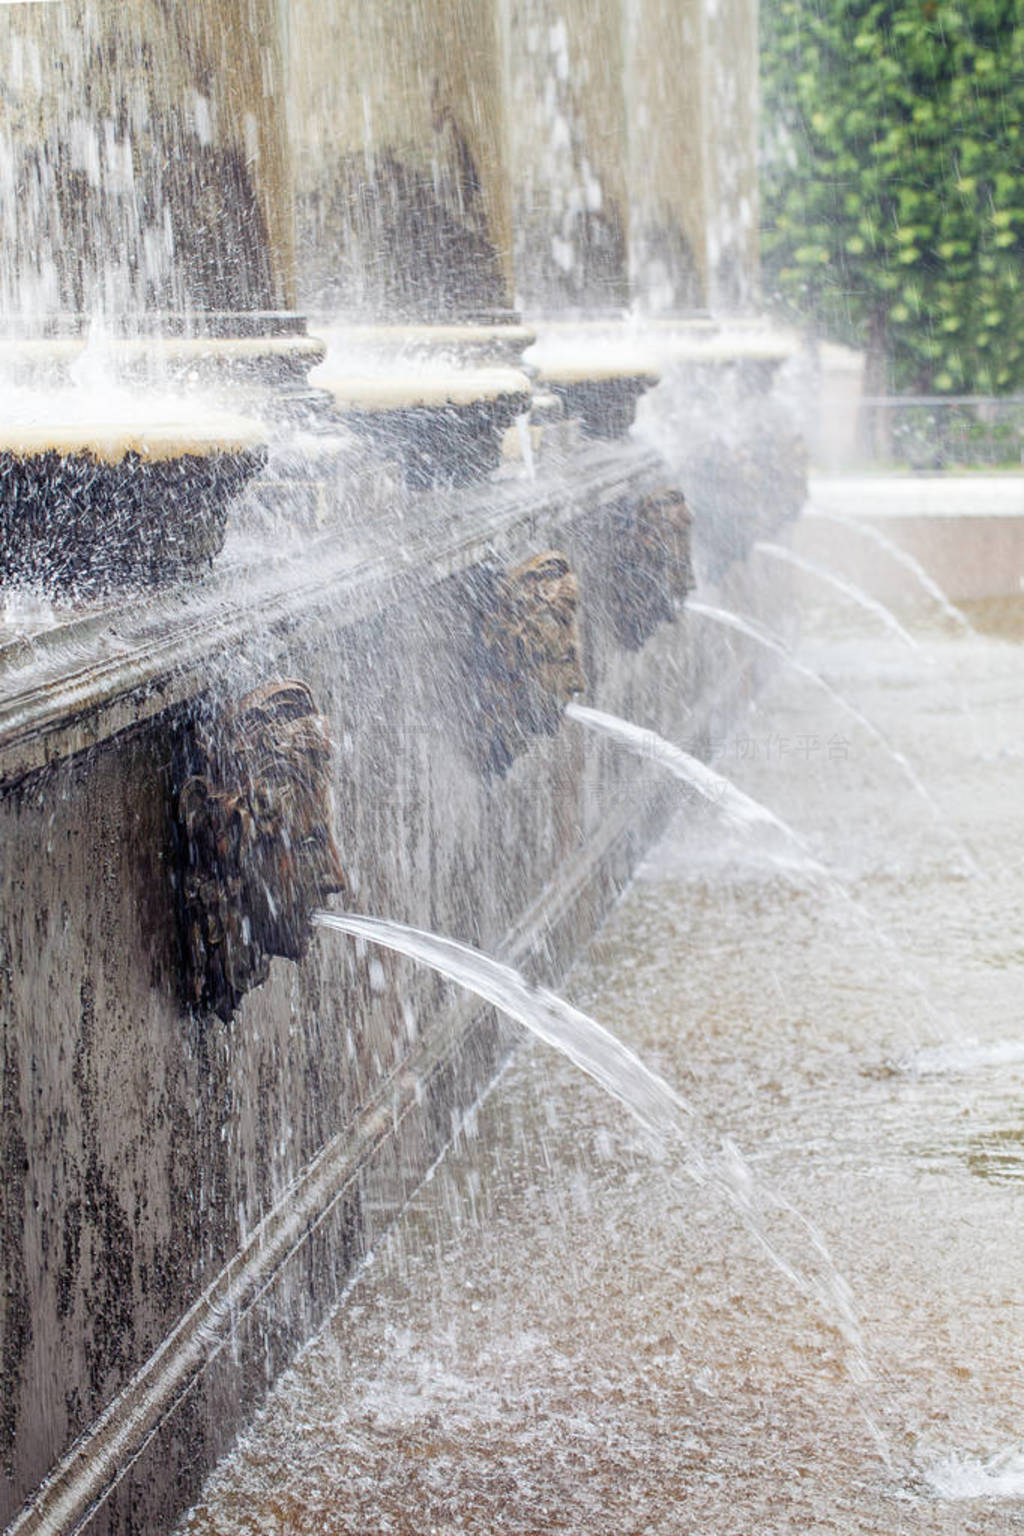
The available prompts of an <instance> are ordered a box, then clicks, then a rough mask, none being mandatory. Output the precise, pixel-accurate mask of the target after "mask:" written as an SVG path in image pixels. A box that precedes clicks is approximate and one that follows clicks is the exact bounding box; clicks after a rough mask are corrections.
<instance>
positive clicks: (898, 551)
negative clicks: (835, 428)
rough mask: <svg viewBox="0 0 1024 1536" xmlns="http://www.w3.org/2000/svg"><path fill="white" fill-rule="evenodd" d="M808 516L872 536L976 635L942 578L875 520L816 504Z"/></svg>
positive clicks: (959, 623)
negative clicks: (941, 583)
mask: <svg viewBox="0 0 1024 1536" xmlns="http://www.w3.org/2000/svg"><path fill="white" fill-rule="evenodd" d="M804 516H805V517H813V518H815V519H816V520H817V521H819V522H822V523H834V524H835V525H836V527H838V528H850V529H852V530H853V532H854V533H857V534H860V536H861V537H862V538H865V539H869V540H870V541H871V543H872V544H876V545H877V546H878V548H879V549H884V550H885V552H886V554H887V555H889V556H890V557H891V558H892V559H893V560H894V561H895V562H896V564H897V565H901V566H902V567H903V569H904V570H905V571H908V572H909V573H910V575H911V576H913V577H914V579H915V581H916V582H917V583H918V585H919V586H920V587H921V588H922V589H923V590H924V591H925V592H927V593H928V596H929V597H930V598H932V599H933V601H934V602H935V603H937V604H938V606H939V607H940V608H941V609H942V612H943V614H944V615H945V617H946V618H947V619H950V620H951V621H952V622H953V623H954V624H956V625H957V626H958V627H959V628H960V629H961V630H963V632H964V634H967V635H973V634H976V633H977V631H976V630H975V628H974V625H973V624H972V623H971V621H970V619H968V618H967V617H966V615H965V614H963V613H961V612H960V609H959V608H958V607H957V606H956V604H955V603H951V602H950V600H949V598H948V597H947V596H946V594H945V592H943V590H942V588H941V587H940V586H939V584H938V582H937V581H936V580H935V579H934V578H933V577H931V576H929V574H928V572H927V571H926V570H925V568H924V566H923V565H922V564H921V562H920V561H919V560H915V559H914V556H913V555H912V554H910V553H908V551H907V550H905V549H904V548H903V547H902V546H901V545H899V544H897V543H896V540H895V539H890V538H889V536H888V534H885V533H883V532H882V530H881V528H876V527H875V526H874V524H873V523H861V522H858V520H857V518H855V517H843V516H842V515H841V514H840V513H838V512H823V511H822V509H821V508H820V507H816V506H814V505H813V504H811V505H810V506H808V507H807V508H806V509H805V511H804Z"/></svg>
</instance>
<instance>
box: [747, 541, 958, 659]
mask: <svg viewBox="0 0 1024 1536" xmlns="http://www.w3.org/2000/svg"><path fill="white" fill-rule="evenodd" d="M753 548H754V551H755V553H756V554H759V555H768V556H769V557H770V558H771V559H773V560H781V561H783V562H784V563H785V564H786V565H792V566H795V567H796V569H797V570H798V571H805V572H806V573H807V575H808V576H814V577H816V578H817V579H818V580H819V581H823V582H825V583H826V584H827V585H828V586H830V587H832V588H833V589H834V590H835V591H836V592H840V593H842V595H843V597H845V598H846V599H847V600H848V601H849V602H851V603H856V604H857V607H858V608H863V609H864V611H865V613H870V614H873V615H874V617H875V618H876V619H879V620H880V621H881V623H883V624H884V625H885V627H886V629H887V630H889V632H890V634H893V635H896V636H898V637H899V639H900V640H902V641H903V644H904V645H908V646H909V647H910V649H911V650H912V651H914V652H916V654H917V655H919V656H924V655H926V653H925V651H924V649H923V647H922V646H921V645H920V644H919V643H918V641H917V640H915V639H914V637H913V635H912V634H911V633H910V631H909V629H905V628H904V626H903V625H902V624H901V623H900V621H899V619H898V618H897V617H896V615H895V614H894V613H893V612H892V611H891V610H890V609H888V608H887V607H886V606H885V604H884V603H880V602H879V601H878V599H877V598H875V597H872V596H871V594H870V593H869V592H864V591H862V589H861V588H860V587H856V586H854V584H853V582H851V581H844V580H843V578H842V577H841V576H837V575H836V573H835V571H830V570H829V569H828V567H827V566H824V565H819V564H818V563H817V561H816V560H807V559H805V557H804V556H803V555H797V554H794V552H793V550H791V549H787V548H786V547H785V545H783V544H772V543H769V542H768V541H767V540H765V539H758V540H757V543H756V544H754V546H753ZM927 659H929V660H930V659H931V658H927Z"/></svg>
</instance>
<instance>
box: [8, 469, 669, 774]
mask: <svg viewBox="0 0 1024 1536" xmlns="http://www.w3.org/2000/svg"><path fill="white" fill-rule="evenodd" d="M574 469H575V475H574V490H575V492H576V494H577V495H578V494H581V493H583V494H586V495H589V496H591V497H594V498H596V499H606V498H608V497H612V496H614V495H616V494H620V493H622V492H624V491H625V490H626V488H627V487H630V488H635V487H637V486H638V485H639V486H640V487H641V489H642V488H644V486H645V483H646V482H651V483H654V482H655V481H657V480H658V479H659V478H663V470H661V468H660V464H659V460H658V458H657V456H656V455H655V454H654V453H652V452H651V451H649V450H647V449H644V448H640V447H638V446H637V445H632V444H631V445H628V446H626V447H624V446H622V445H618V446H616V447H615V448H614V449H609V448H605V447H603V446H601V445H594V446H593V447H592V448H591V449H589V450H588V451H587V452H586V453H585V454H581V455H580V456H579V460H578V462H577V463H576V465H574ZM648 488H649V486H648ZM565 499H566V488H565V486H564V485H563V484H561V483H554V484H551V485H546V486H542V485H540V484H539V483H538V482H530V483H524V482H522V481H505V482H501V483H497V484H489V485H487V487H486V488H484V489H482V490H480V491H465V492H463V493H461V494H460V495H458V496H456V497H453V496H452V493H451V492H448V493H446V494H444V495H440V494H439V495H437V496H434V495H429V494H428V495H425V496H424V497H423V498H422V499H421V502H420V504H419V506H418V514H419V517H418V521H417V523H416V524H415V525H412V526H411V520H399V521H396V523H395V526H394V527H391V528H388V527H387V526H386V525H385V526H383V527H381V526H378V527H376V528H375V529H374V530H373V533H374V535H375V539H374V543H373V545H372V546H371V545H370V544H369V543H368V542H367V532H366V530H365V529H363V530H361V531H360V539H361V540H362V541H363V542H361V543H360V544H358V545H355V546H353V541H352V534H351V532H350V531H348V530H346V531H344V532H339V533H335V534H332V535H329V536H327V537H324V538H321V539H318V540H316V541H315V542H313V543H311V544H310V545H309V546H308V548H307V550H306V551H305V553H304V555H303V556H302V558H300V559H296V558H294V557H293V558H287V557H282V556H281V554H280V552H279V551H275V555H274V556H273V557H271V555H270V553H269V551H268V552H267V555H266V558H265V559H264V560H263V561H262V562H261V563H260V564H259V565H253V563H252V554H251V552H249V551H245V550H244V548H238V549H236V550H235V552H234V553H233V554H232V553H231V551H230V550H229V551H228V552H226V554H225V556H224V557H223V558H222V559H221V560H220V561H219V562H218V565H217V567H216V568H215V569H214V571H213V572H212V573H211V574H210V576H209V577H208V578H206V579H205V580H203V581H201V582H197V583H195V584H194V585H192V586H189V587H186V588H183V589H181V590H175V591H172V592H169V593H167V594H161V595H159V596H157V597H153V598H151V599H149V600H148V601H147V600H137V601H136V602H134V603H131V604H126V603H125V602H124V601H121V602H118V603H106V604H102V605H97V606H95V607H93V608H91V609H89V610H87V611H86V612H84V613H82V614H80V615H76V616H75V617H73V618H70V619H68V620H66V621H64V622H60V621H58V622H57V623H56V624H55V625H54V627H52V628H50V629H47V630H45V631H43V632H41V633H37V634H34V635H32V636H30V637H25V636H21V635H18V634H17V633H12V632H11V630H10V628H8V629H7V631H6V633H5V628H4V626H3V625H0V785H2V786H6V785H10V784H12V783H15V782H17V781H18V780H19V779H22V778H24V777H25V776H26V775H28V774H30V773H32V772H34V771H36V770H38V769H40V768H43V767H46V766H47V765H49V764H52V763H55V762H59V761H61V760H63V759H66V758H69V757H71V756H73V755H74V754H76V753H78V752H82V751H85V750H87V749H88V748H90V747H93V746H96V745H97V744H98V743H99V742H102V741H104V740H106V739H108V738H109V737H111V736H114V735H117V734H118V733H119V732H121V731H125V730H128V729H131V728H135V727H137V726H139V725H140V724H142V723H143V722H145V721H146V720H150V719H152V718H153V717H154V716H155V715H158V714H160V713H161V712H162V711H164V710H165V709H167V708H169V707H171V706H173V705H175V704H179V703H182V702H183V701H185V700H187V699H190V698H193V697H195V696H196V695H197V694H199V693H201V692H203V691H204V689H206V688H207V687H208V686H209V682H210V670H209V662H210V660H211V659H212V658H213V657H217V658H220V657H222V656H223V654H224V653H225V652H226V651H227V652H230V651H232V650H235V651H238V650H241V649H242V648H243V647H244V646H245V645H246V643H250V644H251V641H252V636H253V633H254V630H261V631H263V632H264V633H265V634H266V635H269V636H273V635H275V634H280V635H282V636H283V635H285V634H287V633H288V632H289V631H291V630H293V629H295V627H296V626H297V625H298V624H299V623H300V622H302V621H303V620H304V619H306V618H307V617H309V616H311V615H313V614H315V613H317V612H318V611H324V610H328V609H332V608H333V609H335V610H336V611H339V612H343V613H344V615H345V620H346V622H349V621H355V620H356V619H359V618H361V617H365V616H367V615H369V614H372V613H374V612H376V611H377V610H378V608H379V606H380V603H381V601H382V600H383V599H384V598H385V597H387V598H388V599H389V600H393V599H394V598H395V597H396V596H401V595H403V594H410V593H412V592H414V591H417V590H422V589H423V588H425V587H429V586H430V585H433V584H435V583H437V582H439V581H442V580H443V579H444V578H445V577H446V576H449V575H452V574H454V573H456V572H458V571H461V570H465V569H466V568H467V567H468V566H470V565H473V564H475V563H477V562H479V561H480V560H481V559H483V558H485V557H486V556H487V555H488V554H493V553H494V552H495V551H499V552H500V550H501V548H502V547H503V545H504V546H506V547H509V548H511V546H512V545H513V544H514V541H515V538H516V534H517V532H519V531H521V530H522V528H523V527H524V525H525V526H528V525H529V524H530V523H531V522H536V521H538V520H543V519H545V518H551V517H552V516H554V515H555V514H557V513H558V511H559V510H560V509H561V508H562V507H563V506H564V503H565Z"/></svg>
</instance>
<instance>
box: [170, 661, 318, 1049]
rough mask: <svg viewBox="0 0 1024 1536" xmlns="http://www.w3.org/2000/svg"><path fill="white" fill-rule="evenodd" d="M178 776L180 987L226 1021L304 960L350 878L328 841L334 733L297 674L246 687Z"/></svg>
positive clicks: (196, 1004)
mask: <svg viewBox="0 0 1024 1536" xmlns="http://www.w3.org/2000/svg"><path fill="white" fill-rule="evenodd" d="M200 754H201V756H202V759H203V765H202V770H201V771H200V772H197V773H195V774H193V775H192V776H191V777H190V778H188V779H187V780H186V781H185V783H184V784H183V785H182V788H181V791H180V793H179V796H178V815H179V821H180V825H181V829H182V833H183V838H184V847H185V869H184V876H183V883H182V894H183V899H184V918H185V940H186V959H187V965H188V977H187V988H186V992H187V997H188V1001H189V1002H190V1003H191V1004H192V1005H193V1006H195V1007H200V1008H209V1009H212V1010H213V1011H214V1012H215V1013H217V1014H219V1015H220V1017H221V1018H222V1019H224V1020H225V1021H226V1020H228V1019H230V1017H231V1015H232V1014H233V1013H234V1011H235V1009H236V1008H237V1007H238V1005H239V1003H240V1002H241V1000H242V997H243V996H244V995H245V993H246V992H247V991H248V990H249V989H250V988H251V987H255V986H258V985H259V984H260V983H261V982H263V981H265V980H266V978H267V973H268V971H269V968H270V957H271V956H272V955H282V956H284V957H285V958H287V959H289V960H300V959H301V958H302V956H303V955H304V954H305V952H306V949H307V948H308V945H309V938H310V933H311V926H310V916H311V914H312V912H313V910H314V909H315V908H316V907H318V906H320V905H321V904H322V903H323V901H324V900H325V899H326V897H327V896H329V895H330V894H331V893H332V892H334V891H343V890H344V889H345V876H344V873H343V871H342V867H341V859H340V855H339V853H338V849H337V845H336V843H335V840H334V825H333V824H334V814H333V806H332V800H331V783H330V759H331V739H330V735H329V733H328V728H327V722H326V720H325V719H324V718H323V716H322V715H320V714H318V713H317V711H316V706H315V704H314V702H313V696H312V694H311V693H310V691H309V689H308V687H307V686H306V684H305V683H302V682H294V681H288V682H277V683H267V684H265V685H264V686H263V687H261V688H258V689H256V690H255V691H254V692H253V693H250V694H247V695H246V696H245V697H244V698H243V699H242V700H241V701H240V702H239V703H238V705H237V706H236V707H235V708H234V709H233V710H232V711H231V712H230V713H229V714H228V715H227V716H226V717H221V718H220V719H219V720H218V721H217V722H216V723H215V726H214V728H213V729H212V730H210V729H208V730H207V731H205V732H204V739H203V741H202V742H201V743H200Z"/></svg>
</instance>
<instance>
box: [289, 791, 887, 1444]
mask: <svg viewBox="0 0 1024 1536" xmlns="http://www.w3.org/2000/svg"><path fill="white" fill-rule="evenodd" d="M737 794H739V791H737ZM742 798H746V797H742ZM750 803H751V804H754V803H755V802H750ZM767 814H768V816H769V817H771V813H770V812H768V813H767ZM771 819H774V818H771ZM313 922H314V923H315V924H316V926H318V927H320V928H328V929H332V930H334V932H336V933H344V934H348V935H349V936H350V937H352V938H357V939H365V940H368V941H369V942H371V943H373V944H378V945H381V946H383V947H384V948H385V949H391V950H394V951H395V952H396V953H397V954H402V955H407V956H408V957H409V958H410V959H412V960H416V961H418V962H419V963H420V964H422V965H426V966H429V967H430V969H431V970H434V971H438V972H440V973H441V975H443V976H447V977H448V978H449V979H450V980H451V981H454V982H457V983H458V984H459V986H462V987H465V988H466V989H467V991H469V992H472V993H474V994H475V995H476V996H477V997H479V998H482V999H483V1001H484V1002H486V1003H490V1004H491V1005H492V1006H493V1007H495V1008H498V1009H500V1010H501V1011H502V1012H503V1013H506V1014H509V1015H511V1017H512V1018H514V1019H517V1020H518V1021H519V1023H521V1024H523V1025H524V1026H525V1027H526V1028H527V1029H529V1030H530V1031H531V1032H532V1033H533V1034H534V1035H536V1036H537V1037H538V1038H539V1039H541V1040H543V1041H544V1042H545V1043H546V1044H548V1045H551V1046H553V1047H554V1048H555V1049H556V1050H558V1051H560V1052H561V1053H562V1054H563V1055H564V1056H567V1057H568V1058H569V1060H570V1061H572V1062H573V1064H574V1065H575V1066H577V1067H579V1068H580V1069H581V1070H582V1071H583V1072H585V1073H586V1074H587V1075H588V1076H589V1077H592V1078H593V1079H594V1080H595V1081H596V1082H598V1083H599V1084H600V1085H601V1087H602V1088H604V1089H605V1090H606V1091H607V1092H608V1093H610V1094H611V1095H612V1096H613V1097H614V1098H616V1099H618V1100H619V1101H620V1103H622V1104H624V1105H625V1106H626V1108H627V1109H629V1110H631V1111H632V1113H633V1114H634V1115H635V1116H636V1117H637V1119H639V1120H640V1121H641V1123H642V1124H643V1125H645V1126H646V1127H647V1129H648V1130H650V1131H652V1132H654V1133H655V1134H656V1135H657V1136H658V1137H659V1139H661V1140H662V1141H663V1142H664V1143H666V1144H667V1145H670V1146H671V1145H673V1144H675V1145H679V1146H681V1147H682V1148H683V1150H684V1151H685V1153H686V1164H685V1166H686V1171H687V1172H688V1174H689V1175H690V1176H691V1178H693V1179H694V1180H695V1181H696V1182H697V1183H700V1184H712V1185H713V1186H714V1187H715V1188H717V1189H718V1190H719V1191H720V1193H722V1194H723V1195H724V1196H725V1198H726V1200H727V1201H728V1203H729V1204H730V1205H731V1206H732V1208H733V1209H734V1210H735V1211H736V1213H737V1214H738V1215H739V1216H740V1217H741V1219H742V1220H743V1222H744V1225H745V1226H746V1227H747V1229H748V1230H749V1231H750V1232H751V1233H752V1235H753V1236H754V1237H755V1238H756V1240H757V1241H758V1243H759V1244H760V1245H761V1247H762V1249H763V1250H764V1252H765V1253H766V1254H767V1255H768V1257H769V1258H770V1259H771V1261H772V1263H773V1264H774V1265H775V1266H776V1268H777V1269H778V1270H779V1272H780V1273H781V1274H782V1275H784V1276H785V1278H786V1279H787V1280H788V1281H789V1282H790V1283H791V1284H792V1285H793V1286H794V1287H795V1288H796V1289H797V1290H799V1291H800V1292H801V1294H803V1295H805V1296H807V1297H808V1298H809V1299H810V1300H812V1301H814V1302H816V1303H817V1305H818V1306H819V1308H820V1309H821V1310H822V1312H823V1313H824V1315H825V1317H826V1319H827V1321H829V1322H830V1323H831V1324H832V1325H833V1326H834V1327H836V1328H837V1329H838V1331H839V1333H840V1334H841V1336H842V1338H843V1339H844V1341H845V1343H846V1345H847V1350H848V1358H847V1367H848V1370H849V1373H850V1377H851V1379H852V1380H853V1381H854V1382H855V1383H861V1384H862V1383H864V1382H866V1381H867V1380H868V1379H869V1377H870V1374H871V1373H870V1368H869V1366H868V1362H867V1356H866V1353H865V1350H864V1345H863V1339H862V1336H861V1330H860V1324H859V1322H858V1319H857V1315H856V1312H855V1309H854V1305H853V1300H852V1294H851V1292H850V1288H849V1285H848V1284H847V1282H846V1281H845V1280H844V1278H843V1277H842V1275H840V1274H839V1272H838V1271H837V1270H836V1267H835V1265H834V1263H833V1261H832V1259H831V1256H830V1255H829V1252H828V1249H827V1246H826V1244H825V1242H824V1239H823V1238H822V1237H821V1235H820V1233H819V1232H818V1231H817V1229H816V1228H815V1227H814V1225H813V1224H812V1223H811V1222H810V1221H808V1220H807V1218H806V1217H805V1216H803V1215H802V1214H801V1213H800V1212H799V1211H798V1210H797V1209H796V1208H795V1207H794V1206H793V1205H792V1204H791V1203H790V1202H789V1201H788V1200H786V1199H784V1198H783V1197H782V1196H779V1195H777V1194H776V1193H775V1192H774V1191H773V1190H772V1189H770V1188H769V1187H768V1186H767V1185H765V1184H764V1183H763V1182H762V1181H760V1180H758V1179H756V1178H755V1176H754V1174H753V1172H752V1170H751V1168H750V1166H749V1164H748V1163H747V1162H746V1161H745V1160H744V1158H743V1157H742V1155H741V1153H740V1152H739V1149H738V1148H737V1147H736V1146H735V1145H734V1144H733V1143H732V1142H726V1143H725V1144H724V1145H723V1148H722V1152H721V1154H720V1155H719V1156H716V1157H714V1158H708V1157H706V1156H705V1155H704V1153H703V1151H702V1150H701V1149H700V1148H699V1147H697V1146H695V1145H694V1136H693V1133H692V1130H691V1129H690V1128H691V1126H692V1124H693V1120H694V1115H693V1110H692V1108H691V1106H690V1105H689V1104H688V1103H687V1102H686V1100H685V1099H684V1098H682V1097H681V1095H679V1094H678V1093H677V1092H676V1091H675V1089H674V1088H672V1087H670V1085H669V1084H668V1083H666V1082H665V1080H664V1079H663V1078H661V1077H659V1076H658V1074H657V1073H656V1072H652V1071H651V1069H650V1068H649V1067H648V1066H646V1065H645V1064H644V1062H643V1061H641V1059H640V1057H639V1056H637V1055H636V1053H635V1052H634V1051H632V1050H630V1048H629V1047H628V1046H627V1045H625V1044H624V1043H623V1042H622V1041H621V1040H620V1039H619V1038H618V1036H617V1035H614V1034H612V1032H611V1030H608V1029H605V1028H604V1026H603V1025H601V1024H599V1023H598V1022H597V1021H596V1019H592V1018H590V1017H589V1016H588V1015H587V1014H585V1013H583V1012H581V1010H580V1009H578V1008H574V1007H573V1006H572V1004H571V1003H567V1002H566V1001H565V999H564V998H561V997H558V996H557V995H556V994H555V993H554V992H550V991H548V989H547V988H546V987H539V986H533V985H531V984H530V983H529V982H528V981H527V980H526V979H525V977H523V976H521V975H520V974H519V972H518V971H516V970H514V969H513V968H512V967H511V966H509V965H505V964H503V963H502V962H501V961H500V960H495V959H494V958H493V957H492V956H490V955H485V954H483V953H482V952H481V951H480V950H478V949H474V948H473V947H472V946H471V945H469V944H462V943H459V942H458V940H456V939H449V938H445V937H443V936H441V935H440V934H436V933H428V932H426V930H424V929H422V928H411V927H407V926H406V925H405V924H404V923H394V922H390V921H386V920H384V919H382V918H377V917H366V916H363V915H361V914H358V913H353V912H326V911H323V910H320V911H317V912H314V914H313ZM688 1132H689V1134H688ZM773 1210H774V1211H777V1212H781V1213H783V1214H784V1215H786V1216H788V1217H789V1218H791V1219H792V1220H793V1221H795V1224H796V1226H797V1229H798V1231H799V1233H800V1236H801V1240H802V1241H803V1242H804V1243H805V1244H806V1247H807V1249H808V1250H809V1255H810V1260H809V1262H808V1261H807V1260H806V1259H805V1260H804V1261H803V1262H801V1261H800V1260H798V1259H795V1258H790V1257H788V1256H787V1255H786V1253H785V1251H784V1249H783V1246H782V1243H781V1241H780V1240H779V1239H776V1238H774V1237H773V1236H772V1234H771V1232H770V1231H769V1229H768V1225H767V1223H768V1219H769V1213H770V1212H771V1211H773ZM864 1411H865V1415H866V1417H867V1418H868V1422H869V1425H871V1426H872V1428H873V1427H874V1426H873V1424H872V1418H871V1415H870V1414H868V1413H867V1410H866V1408H865V1409H864Z"/></svg>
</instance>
